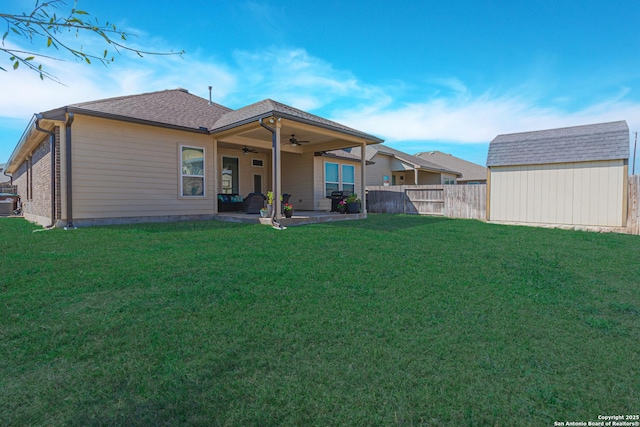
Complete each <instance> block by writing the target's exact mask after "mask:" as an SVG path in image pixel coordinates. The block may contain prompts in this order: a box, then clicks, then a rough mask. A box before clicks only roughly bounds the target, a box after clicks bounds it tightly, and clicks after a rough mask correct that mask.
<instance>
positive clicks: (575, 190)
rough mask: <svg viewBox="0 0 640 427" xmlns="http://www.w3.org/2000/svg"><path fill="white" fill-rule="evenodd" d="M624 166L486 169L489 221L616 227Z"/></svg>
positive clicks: (616, 163)
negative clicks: (488, 183)
mask: <svg viewBox="0 0 640 427" xmlns="http://www.w3.org/2000/svg"><path fill="white" fill-rule="evenodd" d="M625 174H626V167H625V166H624V162H623V161H622V160H612V161H600V162H580V163H559V164H546V165H531V166H500V167H495V166H494V167H492V168H490V196H489V200H490V209H489V215H490V217H489V220H491V221H506V222H523V223H543V224H569V225H594V226H610V227H619V226H622V225H623V222H624V219H623V218H624V216H623V214H624V213H623V210H624V203H623V197H624V195H625V194H626V193H625V190H624V186H625V185H626V180H625Z"/></svg>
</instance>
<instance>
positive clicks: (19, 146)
mask: <svg viewBox="0 0 640 427" xmlns="http://www.w3.org/2000/svg"><path fill="white" fill-rule="evenodd" d="M35 121H36V116H35V115H34V116H33V117H31V120H30V121H29V124H28V125H27V127H26V128H25V130H24V132H22V136H21V137H20V140H19V141H18V144H17V145H16V147H15V148H14V149H13V152H12V153H11V156H9V160H7V164H6V165H5V166H4V170H5V171H6V170H7V169H11V166H12V163H13V162H14V161H15V160H16V158H17V157H18V153H19V152H20V151H21V150H22V148H23V147H24V146H25V144H26V143H27V140H28V139H29V134H30V133H31V129H32V128H33V125H34V123H35ZM10 173H11V174H13V172H10ZM5 175H6V174H5Z"/></svg>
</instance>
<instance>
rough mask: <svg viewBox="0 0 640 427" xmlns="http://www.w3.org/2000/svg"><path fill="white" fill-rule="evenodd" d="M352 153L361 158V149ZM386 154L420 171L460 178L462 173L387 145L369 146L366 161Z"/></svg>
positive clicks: (352, 150)
mask: <svg viewBox="0 0 640 427" xmlns="http://www.w3.org/2000/svg"><path fill="white" fill-rule="evenodd" d="M351 152H352V153H354V154H355V155H357V156H358V157H359V156H360V148H359V147H354V148H351ZM379 153H380V154H386V155H388V156H392V157H396V158H398V159H400V160H402V161H404V162H406V163H411V164H412V165H415V166H417V167H418V169H428V170H430V171H436V172H443V173H449V174H453V175H458V176H460V172H458V171H457V170H455V169H450V168H447V167H443V166H440V165H437V164H435V163H431V162H429V161H427V160H424V159H422V158H420V157H416V156H412V155H411V154H407V153H405V152H403V151H400V150H396V149H395V148H391V147H389V146H387V145H384V144H376V145H367V147H366V150H365V154H366V159H367V160H371V159H373V158H374V157H375V155H376V154H379Z"/></svg>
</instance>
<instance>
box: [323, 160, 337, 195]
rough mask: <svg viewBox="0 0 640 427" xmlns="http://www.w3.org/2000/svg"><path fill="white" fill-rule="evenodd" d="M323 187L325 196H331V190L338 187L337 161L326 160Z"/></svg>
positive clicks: (335, 189)
mask: <svg viewBox="0 0 640 427" xmlns="http://www.w3.org/2000/svg"><path fill="white" fill-rule="evenodd" d="M324 188H325V191H324V192H325V196H326V197H329V196H331V192H332V191H338V190H339V189H340V176H339V169H338V164H337V163H329V162H326V163H325V164H324Z"/></svg>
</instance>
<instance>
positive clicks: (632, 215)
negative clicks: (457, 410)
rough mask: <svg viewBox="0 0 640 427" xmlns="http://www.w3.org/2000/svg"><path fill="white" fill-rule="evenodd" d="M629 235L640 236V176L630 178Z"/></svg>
mask: <svg viewBox="0 0 640 427" xmlns="http://www.w3.org/2000/svg"><path fill="white" fill-rule="evenodd" d="M628 212H629V214H628V215H627V233H629V234H638V235H640V175H633V176H630V177H629V203H628Z"/></svg>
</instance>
